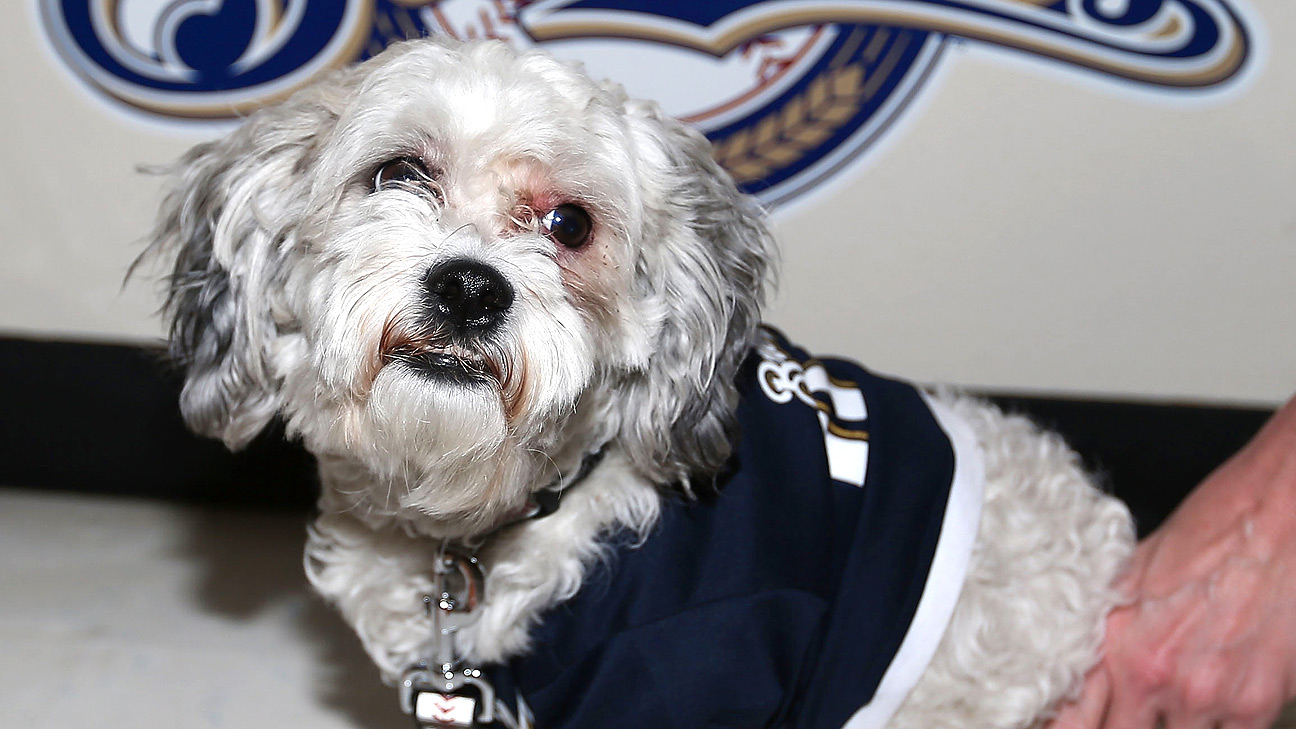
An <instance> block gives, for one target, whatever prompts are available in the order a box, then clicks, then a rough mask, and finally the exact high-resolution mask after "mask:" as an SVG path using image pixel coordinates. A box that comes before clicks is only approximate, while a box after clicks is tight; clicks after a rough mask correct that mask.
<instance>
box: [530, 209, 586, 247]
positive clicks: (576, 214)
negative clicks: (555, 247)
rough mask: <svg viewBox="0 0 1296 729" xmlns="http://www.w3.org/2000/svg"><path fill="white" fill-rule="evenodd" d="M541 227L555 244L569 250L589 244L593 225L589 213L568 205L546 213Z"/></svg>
mask: <svg viewBox="0 0 1296 729" xmlns="http://www.w3.org/2000/svg"><path fill="white" fill-rule="evenodd" d="M540 227H542V228H544V232H545V234H546V235H548V236H549V237H550V238H552V239H553V240H554V241H555V242H557V243H561V244H562V245H564V246H567V247H568V248H580V247H581V246H583V245H585V244H586V243H587V242H589V237H590V230H591V229H592V228H593V225H592V224H591V223H590V216H589V213H587V212H585V210H584V209H583V208H581V207H580V206H579V205H572V204H570V203H568V204H566V205H559V206H558V207H556V208H554V209H553V210H550V211H549V212H547V213H545V216H544V217H543V218H541V219H540Z"/></svg>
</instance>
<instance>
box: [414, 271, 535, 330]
mask: <svg viewBox="0 0 1296 729" xmlns="http://www.w3.org/2000/svg"><path fill="white" fill-rule="evenodd" d="M423 283H424V285H425V286H426V287H427V291H428V294H429V295H430V299H431V304H432V311H433V314H434V315H435V316H436V317H437V318H438V319H440V320H441V321H443V322H444V323H446V324H449V325H450V326H451V327H453V328H454V330H455V333H457V334H482V333H485V332H487V331H489V330H491V329H493V328H495V327H496V326H498V325H499V323H500V322H501V321H503V319H504V314H505V312H507V311H508V309H509V307H510V306H512V305H513V287H512V286H510V285H509V282H508V281H506V280H505V279H504V277H503V276H502V275H500V272H499V271H497V270H495V269H494V268H492V267H490V266H488V265H486V264H484V263H481V262H480V261H472V260H468V259H456V260H453V261H447V262H446V263H443V264H441V265H439V266H436V267H434V268H432V269H431V270H429V271H428V272H427V275H426V276H425V277H424V279H423Z"/></svg>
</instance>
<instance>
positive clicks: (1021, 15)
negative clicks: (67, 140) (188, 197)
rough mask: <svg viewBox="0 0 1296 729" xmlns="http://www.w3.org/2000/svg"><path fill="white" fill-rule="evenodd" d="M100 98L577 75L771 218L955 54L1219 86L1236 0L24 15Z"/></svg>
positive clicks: (379, 4) (139, 1)
mask: <svg viewBox="0 0 1296 729" xmlns="http://www.w3.org/2000/svg"><path fill="white" fill-rule="evenodd" d="M38 1H39V2H40V5H41V15H42V17H43V19H44V24H45V28H46V31H47V34H48V36H49V38H50V39H51V41H52V43H53V45H54V47H55V49H56V50H57V52H58V54H59V55H60V56H61V57H62V58H63V59H64V61H65V62H66V63H67V64H68V65H69V67H71V68H72V69H73V70H74V71H75V72H76V73H77V74H78V75H80V76H81V77H82V78H83V79H85V80H86V81H87V82H88V83H89V85H90V86H92V87H93V88H94V89H95V90H96V92H98V93H100V94H103V95H106V96H108V97H111V98H113V99H116V100H117V101H118V102H121V103H124V104H126V105H129V106H131V107H134V108H137V109H142V110H144V111H147V112H150V113H153V114H157V115H162V116H167V117H185V118H195V119H228V118H231V117H236V116H240V115H242V114H245V113H247V112H248V111H250V110H251V109H254V108H256V107H258V106H262V105H264V104H267V103H270V102H272V101H274V100H276V99H279V98H282V97H283V96H285V95H287V94H289V93H291V92H292V91H294V90H295V89H297V88H300V87H301V86H303V85H305V84H307V83H309V82H310V81H311V80H312V79H314V78H316V77H317V76H319V75H320V74H322V73H326V72H327V71H329V70H330V69H333V68H337V67H340V66H343V65H345V64H348V63H352V62H355V61H358V60H363V59H365V58H368V57H370V56H373V55H375V54H377V53H379V52H380V51H382V49H383V48H385V47H386V46H387V45H388V44H390V43H393V42H396V41H399V40H403V39H405V38H412V37H417V36H422V35H427V34H434V33H440V34H446V35H450V36H454V37H457V38H464V39H467V38H498V39H502V40H505V41H508V42H510V43H512V44H514V45H516V46H519V47H532V46H543V47H545V48H546V49H548V50H550V51H552V52H553V53H554V54H555V55H558V56H562V57H567V58H571V59H575V60H580V61H583V62H584V63H585V66H586V67H587V68H588V69H589V70H590V72H591V73H592V74H593V75H595V76H607V77H610V78H614V79H616V80H618V81H620V82H621V83H623V84H625V86H626V87H627V89H628V90H629V91H630V93H632V94H634V95H636V96H644V97H649V98H654V99H658V100H659V101H661V102H662V105H663V106H664V107H665V109H666V110H667V111H668V112H670V113H672V114H674V115H676V116H678V117H681V118H683V119H686V120H688V121H690V122H692V123H693V124H695V125H697V126H698V127H700V128H701V129H702V130H703V131H705V132H706V133H707V135H708V136H709V137H710V138H711V140H712V141H713V142H714V143H715V145H716V157H717V159H719V161H720V162H721V163H722V164H724V165H725V167H726V168H728V169H729V171H730V172H731V173H732V174H733V175H734V177H735V178H736V179H737V180H738V182H739V183H740V184H741V185H742V186H743V187H744V189H746V190H747V191H749V192H752V193H754V194H756V195H758V196H759V197H760V198H762V200H763V201H764V202H766V203H767V204H778V203H780V202H783V201H785V200H788V199H790V198H792V197H795V196H797V195H799V194H800V193H802V192H804V191H805V190H807V189H808V188H810V187H812V186H814V185H817V184H818V183H820V182H822V181H823V180H824V179H826V178H828V177H831V176H832V175H833V174H835V173H836V172H837V171H839V170H840V169H842V168H843V167H844V166H846V165H847V164H848V163H850V162H851V161H852V160H853V159H854V158H856V157H857V156H858V155H859V153H860V152H861V151H862V150H863V149H865V148H866V147H868V145H869V144H870V143H871V142H873V141H874V140H875V139H877V138H878V137H879V136H880V135H881V134H883V133H884V132H885V131H886V130H887V128H888V127H889V126H890V125H891V124H892V123H893V122H894V121H895V120H896V119H897V118H898V115H899V113H900V112H901V111H902V110H903V109H904V108H905V106H906V105H907V104H908V102H909V101H910V100H911V99H912V98H913V96H914V94H915V93H916V92H917V91H918V90H919V89H920V88H921V87H922V85H923V82H924V81H925V80H926V78H927V77H928V75H929V74H930V72H931V70H932V69H933V68H934V67H935V64H936V62H937V61H938V60H939V58H940V56H941V54H942V51H943V50H944V49H945V47H946V45H947V43H948V41H949V39H950V38H952V37H960V38H966V39H970V40H974V41H980V42H984V43H989V44H993V45H996V46H1001V47H1007V48H1012V49H1016V50H1019V51H1024V52H1026V53H1029V54H1033V55H1037V56H1042V57H1046V58H1051V59H1054V60H1057V61H1061V62H1064V63H1066V64H1070V65H1074V66H1078V67H1083V68H1087V69H1091V70H1093V71H1096V72H1098V73H1101V74H1105V75H1109V76H1114V77H1119V78H1124V79H1129V80H1131V81H1134V82H1139V83H1141V84H1147V85H1151V86H1157V87H1170V88H1202V87H1209V86H1214V85H1218V84H1221V83H1224V82H1226V81H1227V80H1229V79H1230V78H1233V77H1234V76H1236V74H1237V73H1238V72H1239V71H1240V70H1241V69H1242V68H1243V66H1244V65H1245V63H1246V61H1247V59H1248V57H1249V56H1250V54H1251V51H1252V49H1251V46H1250V41H1249V35H1248V32H1247V29H1246V28H1245V27H1244V25H1243V23H1242V20H1241V18H1240V17H1239V15H1238V14H1237V13H1236V12H1235V11H1234V9H1233V8H1231V7H1230V6H1229V5H1228V4H1227V3H1228V2H1231V1H1232V0H711V1H710V2H692V1H689V2H686V1H683V0H676V1H674V2H664V1H661V0H539V1H530V2H528V1H527V0H38Z"/></svg>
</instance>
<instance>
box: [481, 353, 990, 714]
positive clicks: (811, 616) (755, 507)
mask: <svg viewBox="0 0 1296 729" xmlns="http://www.w3.org/2000/svg"><path fill="white" fill-rule="evenodd" d="M741 396H742V400H741V405H740V406H739V409H738V415H739V419H740V422H741V428H742V431H741V438H740V440H739V445H738V449H737V453H736V454H735V464H736V469H735V470H734V472H733V473H732V475H731V476H729V477H728V480H727V481H726V482H725V483H724V485H723V489H722V490H721V492H720V494H719V496H718V497H716V498H715V499H713V500H706V501H701V502H686V501H684V500H672V501H670V502H669V503H667V504H666V505H665V506H664V507H663V510H662V515H661V520H660V522H659V524H658V525H657V526H656V528H655V529H654V530H653V532H652V534H651V536H650V537H649V538H648V539H647V540H646V541H644V542H643V543H642V544H637V545H636V544H632V543H631V542H630V540H629V538H624V539H623V540H622V542H623V543H620V544H618V545H617V549H616V551H615V556H614V557H613V558H612V559H610V560H608V561H607V562H606V563H605V564H601V565H599V566H597V567H595V568H593V570H592V573H591V574H590V575H589V576H588V578H587V581H586V583H585V584H584V586H583V587H582V589H581V591H580V593H579V594H577V595H576V596H575V597H574V598H573V599H571V600H570V601H568V602H565V603H563V604H561V605H559V606H558V607H556V608H554V609H553V610H551V611H550V612H549V613H548V614H547V615H546V616H545V617H544V620H543V622H542V623H541V625H540V626H539V627H538V629H536V630H535V632H534V634H533V635H534V648H533V650H532V651H531V652H530V653H529V654H527V655H525V656H522V657H519V658H517V659H515V660H513V661H512V662H511V663H509V664H508V665H507V666H500V667H496V669H495V670H494V671H493V672H492V678H493V680H494V682H495V684H496V688H497V690H499V692H500V694H501V695H503V696H510V695H512V694H513V693H514V692H516V695H517V696H518V697H519V699H520V700H521V701H522V702H524V704H525V707H526V708H525V709H523V711H524V712H527V711H528V710H529V713H530V714H532V715H533V716H534V725H535V726H536V727H538V728H539V729H586V728H588V729H605V728H606V727H620V728H633V727H644V728H645V729H648V728H651V729H660V727H662V726H671V727H689V728H691V729H692V728H696V729H703V728H709V727H732V728H734V729H754V728H756V727H783V728H786V729H838V728H839V727H843V726H849V727H851V729H868V728H869V727H874V726H881V725H883V724H885V722H886V720H887V719H888V718H889V717H890V716H891V713H892V712H893V711H894V709H895V707H896V706H897V705H898V704H899V702H900V701H901V700H903V698H904V696H905V695H906V694H907V693H908V691H909V689H910V688H912V686H913V683H914V682H915V681H916V679H917V676H918V675H919V674H920V673H921V671H922V669H923V668H924V667H925V666H926V663H927V661H928V660H929V659H930V657H931V654H932V652H933V651H934V649H935V645H936V642H937V641H938V640H939V638H940V635H941V633H942V632H943V630H944V627H945V624H946V623H947V622H948V619H949V614H950V611H951V610H952V608H953V603H954V600H955V598H956V597H957V594H958V590H959V587H960V586H961V584H962V580H963V575H964V573H965V572H966V565H967V557H968V554H969V553H970V550H971V544H972V538H973V536H974V534H975V529H976V522H977V519H978V516H979V508H980V491H981V474H980V461H979V457H978V456H977V454H976V453H975V450H976V448H975V443H974V442H970V441H969V437H968V433H967V432H966V430H965V427H964V426H960V425H958V424H957V422H956V421H955V420H954V419H952V418H951V416H949V415H948V414H944V413H939V414H938V413H936V412H934V409H938V408H936V406H934V405H932V404H931V403H929V402H928V401H927V400H926V398H925V397H924V396H923V395H922V394H920V393H919V391H917V390H916V389H915V388H913V387H912V386H910V385H907V384H903V383H900V382H896V381H893V380H889V379H885V378H882V377H878V376H876V375H873V374H870V373H869V372H867V371H865V370H863V369H862V368H860V367H859V366H858V365H855V364H853V363H850V362H845V361H840V360H829V359H812V358H810V357H809V356H808V355H806V353H805V352H802V351H801V350H799V349H797V348H795V347H793V346H792V345H790V344H789V343H788V342H787V341H785V340H784V339H783V338H782V336H781V335H779V334H777V333H775V332H772V331H771V332H769V333H768V341H767V342H766V343H765V344H763V345H762V346H761V347H759V348H758V349H757V351H755V352H754V353H753V355H752V356H751V357H749V358H748V361H747V362H746V363H745V365H744V367H743V371H742V375H741ZM951 422H955V425H953V426H951V425H950V423H951Z"/></svg>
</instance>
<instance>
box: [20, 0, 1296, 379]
mask: <svg viewBox="0 0 1296 729" xmlns="http://www.w3.org/2000/svg"><path fill="white" fill-rule="evenodd" d="M1234 4H1235V5H1236V3H1234ZM31 5H33V3H31V2H23V3H4V4H0V39H3V41H4V42H3V43H0V63H3V68H4V69H5V71H4V72H3V74H0V98H3V99H5V100H7V101H8V106H7V108H6V109H5V111H4V112H3V113H0V126H2V127H3V128H4V129H5V135H4V138H5V139H7V140H8V142H7V143H5V144H3V145H0V160H3V169H4V170H5V173H6V174H4V175H3V177H2V178H0V180H2V181H0V261H3V265H2V266H0V335H3V334H10V335H20V336H29V335H35V336H43V337H67V338H86V337H89V338H95V339H108V340H126V341H144V340H149V339H152V338H155V337H157V336H158V333H159V326H158V324H157V322H156V320H155V317H154V316H153V311H154V309H155V308H156V302H155V297H154V290H153V287H151V286H149V285H147V282H142V281H136V282H134V283H132V284H131V285H130V286H129V287H127V288H126V289H125V290H122V289H121V281H122V277H123V275H124V273H125V271H126V269H127V267H128V266H129V265H130V262H131V260H132V259H133V257H134V256H135V254H136V253H137V252H138V251H139V250H140V248H141V241H142V240H143V237H144V236H145V234H146V233H147V230H148V227H149V225H150V222H151V215H152V206H153V204H154V198H155V196H156V193H157V188H156V181H155V180H154V179H152V178H149V177H147V176H143V175H139V174H136V172H135V171H134V169H135V167H136V165H139V164H158V163H161V162H165V161H167V160H170V159H172V158H174V157H176V156H177V155H178V154H180V153H181V152H182V151H183V150H184V149H185V148H186V147H187V146H189V145H190V144H191V143H193V142H194V141H197V140H198V139H200V137H199V136H196V135H193V134H189V135H185V134H181V133H178V132H176V131H174V130H173V129H169V128H167V129H164V128H162V127H160V126H158V125H155V124H150V123H148V122H147V121H144V120H141V119H138V118H133V117H131V116H129V115H126V114H123V113H121V112H119V111H116V110H109V109H106V108H105V106H104V105H103V104H102V103H100V102H98V101H96V100H94V99H92V98H91V96H90V94H89V92H88V91H87V90H86V89H84V88H83V87H82V86H81V85H80V84H79V82H76V81H74V80H73V78H72V76H71V75H70V74H69V73H68V72H67V71H66V70H65V69H64V68H63V66H62V65H61V64H60V63H59V62H58V61H57V60H56V59H55V58H54V57H53V56H52V54H51V53H50V52H49V51H48V50H47V49H46V47H45V45H44V44H43V43H42V41H41V38H40V29H39V26H38V24H37V21H36V18H35V17H34V10H33V8H32V7H31ZM1248 7H1250V8H1251V9H1252V12H1251V13H1250V17H1251V18H1252V20H1253V26H1255V27H1256V28H1258V29H1259V30H1260V31H1261V34H1262V36H1263V37H1262V38H1261V39H1260V41H1259V48H1260V53H1261V57H1260V59H1259V63H1257V64H1256V65H1255V66H1254V67H1253V69H1252V73H1251V75H1250V78H1249V79H1248V80H1247V81H1246V82H1245V83H1244V84H1241V85H1239V86H1237V87H1235V88H1234V89H1233V90H1232V91H1229V92H1227V93H1225V94H1216V95H1209V96H1205V97H1201V96H1200V95H1199V96H1196V97H1192V96H1185V95H1183V94H1171V93H1169V92H1164V91H1160V92H1157V91H1151V90H1148V89H1145V88H1138V87H1134V86H1132V85H1131V84H1128V83H1120V82H1115V81H1106V80H1102V79H1098V78H1096V77H1095V76H1094V75H1093V74H1091V73H1087V72H1082V71H1078V70H1071V69H1067V68H1063V67H1061V66H1060V65H1059V64H1057V63H1055V62H1051V61H1045V60H1041V59H1038V58H1033V57H1027V56H1025V55H1022V54H1018V53H1011V52H1008V51H996V50H991V49H988V48H987V47H985V46H983V45H979V44H973V43H957V44H955V46H954V47H952V48H951V49H950V50H949V51H948V52H947V53H946V54H945V56H944V58H943V59H942V60H941V62H940V64H939V68H938V71H937V72H936V74H935V75H936V78H935V79H934V80H933V82H931V83H929V84H928V85H927V86H926V87H925V88H924V89H923V90H922V92H921V97H920V100H919V101H918V103H917V104H915V105H914V107H912V108H910V109H909V110H908V111H907V112H906V113H905V114H904V115H903V118H902V119H901V121H900V123H899V124H898V125H897V127H896V128H894V129H892V130H891V131H890V132H889V134H888V135H887V136H886V138H885V141H884V142H883V143H882V144H881V145H880V146H877V147H874V148H872V149H871V150H869V151H868V152H866V153H865V155H864V156H863V158H862V160H861V162H860V163H859V164H857V165H856V166H855V168H854V169H853V170H852V171H851V172H850V173H848V174H847V175H845V176H844V177H842V178H838V180H836V181H835V182H834V183H833V184H832V185H831V186H830V189H827V190H821V191H819V192H817V193H815V194H813V195H812V196H811V197H810V198H809V199H804V200H801V201H799V202H798V203H796V204H794V205H793V206H791V207H790V208H787V209H784V210H781V211H779V212H778V213H777V214H776V216H775V227H776V229H777V232H778V233H779V236H780V238H781V239H782V241H783V243H784V248H785V255H784V263H785V270H784V275H783V277H782V282H781V287H780V296H779V299H778V301H777V304H776V306H775V308H774V311H773V312H772V313H771V316H770V319H771V321H773V322H775V323H776V324H778V325H779V326H781V327H783V328H784V329H786V330H787V331H788V333H789V334H790V336H791V337H792V338H793V339H794V340H799V341H801V342H803V343H805V344H806V345H807V346H809V347H810V348H812V349H814V350H817V351H823V352H836V353H844V354H848V355H852V356H854V357H856V358H859V359H861V360H862V361H864V362H865V363H866V364H868V365H869V366H871V367H873V368H874V369H878V370H882V371H889V372H897V373H902V374H904V375H906V376H908V377H911V378H915V379H919V380H924V381H936V380H939V381H946V382H953V383H958V384H963V385H973V386H989V387H994V388H999V389H1014V390H1033V391H1048V392H1069V393H1077V394H1086V395H1102V394H1120V395H1133V396H1140V397H1158V398H1159V397H1175V398H1188V399H1200V400H1223V401H1230V402H1255V403H1273V402H1276V401H1278V400H1280V399H1282V398H1284V397H1286V396H1287V395H1288V394H1290V393H1291V392H1292V391H1296V205H1293V204H1292V200H1293V198H1296V144H1293V140H1296V47H1293V44H1292V42H1291V40H1290V39H1293V38H1296V6H1293V5H1292V4H1291V3H1290V2H1288V0H1254V2H1253V3H1252V4H1251V5H1250V6H1248ZM1265 38H1268V40H1265Z"/></svg>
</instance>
